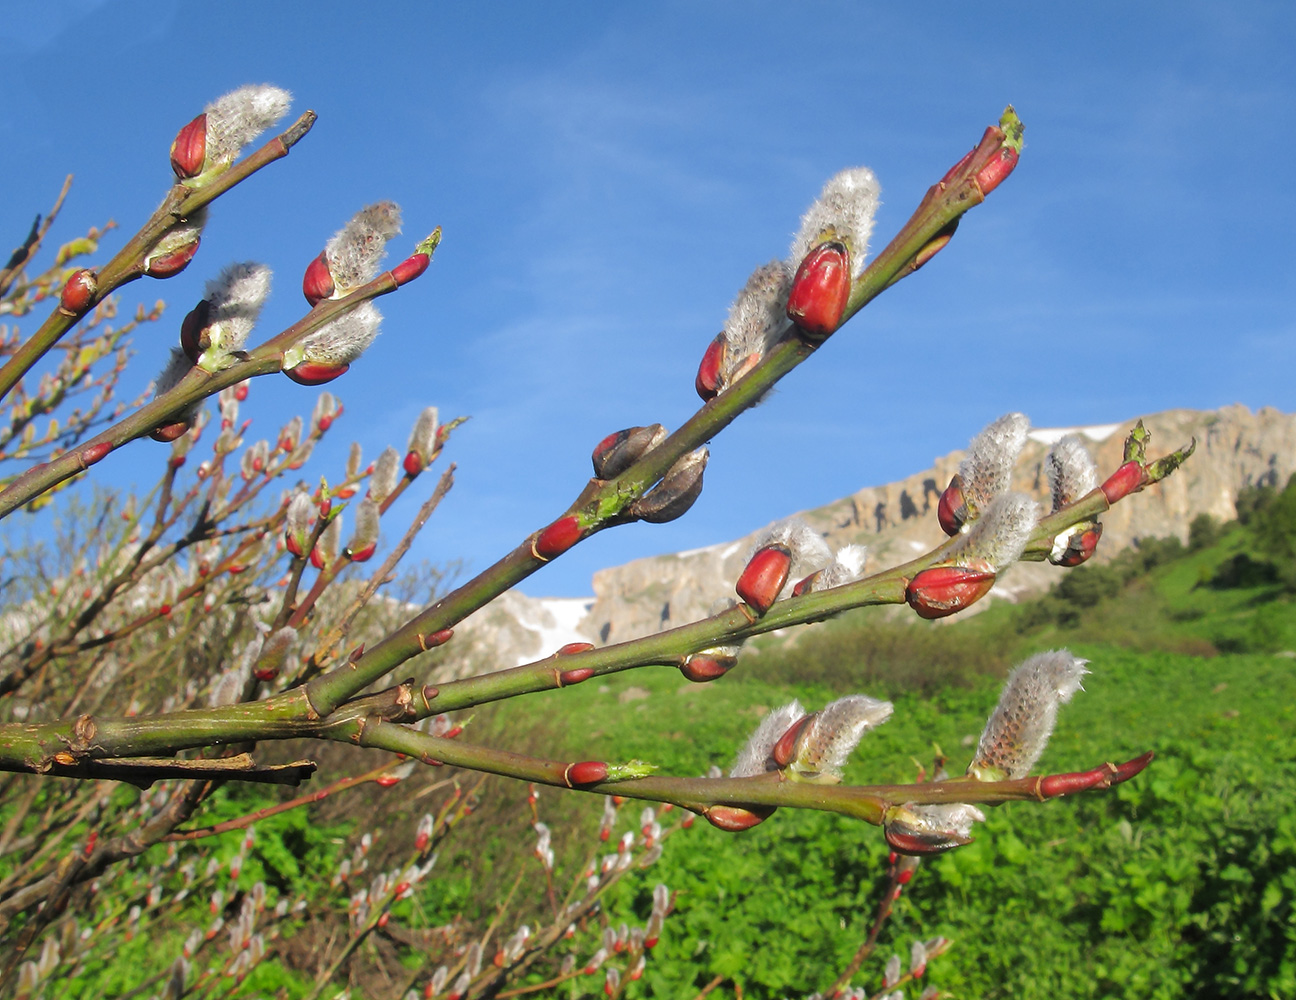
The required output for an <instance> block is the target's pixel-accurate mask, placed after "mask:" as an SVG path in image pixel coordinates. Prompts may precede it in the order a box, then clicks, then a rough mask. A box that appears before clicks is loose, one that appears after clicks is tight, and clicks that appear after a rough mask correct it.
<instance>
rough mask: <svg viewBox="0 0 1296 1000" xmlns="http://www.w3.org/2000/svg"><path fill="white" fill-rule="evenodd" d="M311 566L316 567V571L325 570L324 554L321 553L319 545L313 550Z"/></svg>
mask: <svg viewBox="0 0 1296 1000" xmlns="http://www.w3.org/2000/svg"><path fill="white" fill-rule="evenodd" d="M310 564H311V565H312V566H314V567H315V568H316V569H323V568H324V555H323V553H321V552H320V550H319V546H318V545H316V546H315V548H313V549H311V554H310Z"/></svg>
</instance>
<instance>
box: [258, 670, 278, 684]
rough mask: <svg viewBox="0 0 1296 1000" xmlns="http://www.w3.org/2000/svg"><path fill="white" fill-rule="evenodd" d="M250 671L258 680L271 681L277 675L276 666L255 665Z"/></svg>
mask: <svg viewBox="0 0 1296 1000" xmlns="http://www.w3.org/2000/svg"><path fill="white" fill-rule="evenodd" d="M252 673H253V674H255V675H256V679H257V680H259V681H272V680H274V679H275V678H276V677H278V676H279V668H278V667H257V668H256V669H255V670H253V671H252Z"/></svg>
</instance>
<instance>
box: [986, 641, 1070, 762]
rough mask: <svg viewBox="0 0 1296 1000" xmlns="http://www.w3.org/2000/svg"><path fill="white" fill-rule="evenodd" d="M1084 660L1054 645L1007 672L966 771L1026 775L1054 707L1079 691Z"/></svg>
mask: <svg viewBox="0 0 1296 1000" xmlns="http://www.w3.org/2000/svg"><path fill="white" fill-rule="evenodd" d="M1087 662H1088V661H1087V660H1082V659H1080V658H1079V657H1077V656H1073V655H1072V654H1071V652H1070V651H1069V650H1065V649H1054V650H1050V651H1048V652H1046V653H1038V654H1036V655H1035V656H1032V657H1031V658H1030V659H1028V660H1026V661H1025V662H1024V663H1022V664H1021V665H1020V666H1019V667H1017V668H1016V669H1015V670H1014V671H1013V672H1012V673H1011V674H1009V675H1008V680H1007V681H1006V682H1005V683H1004V689H1003V693H1002V694H1001V695H1000V696H999V704H998V705H997V706H995V710H994V712H993V713H991V715H990V719H989V721H988V722H986V727H985V731H984V732H982V733H981V740H980V742H979V743H978V745H977V753H976V758H975V759H974V760H973V761H972V764H971V765H970V766H969V767H968V773H969V774H977V775H978V776H980V773H981V772H986V771H990V772H993V771H1002V772H1003V773H1004V774H1006V775H1007V776H1008V777H1009V778H1023V777H1025V776H1026V775H1027V774H1029V773H1030V770H1031V768H1032V767H1034V766H1035V763H1036V761H1038V760H1039V758H1040V754H1042V753H1043V752H1044V748H1045V747H1046V746H1048V741H1049V737H1050V736H1051V735H1052V734H1053V726H1054V724H1055V723H1056V722H1057V712H1058V706H1059V705H1064V704H1066V703H1067V702H1068V701H1070V700H1071V696H1072V695H1074V694H1075V693H1076V692H1077V691H1080V690H1082V685H1081V683H1080V681H1081V679H1082V678H1083V677H1084V675H1085V674H1087V673H1089V671H1088V670H1086V669H1085V664H1086V663H1087Z"/></svg>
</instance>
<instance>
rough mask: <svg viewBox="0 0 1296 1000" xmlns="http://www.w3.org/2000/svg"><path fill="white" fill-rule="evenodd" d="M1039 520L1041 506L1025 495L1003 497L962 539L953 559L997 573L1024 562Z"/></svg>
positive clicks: (952, 554)
mask: <svg viewBox="0 0 1296 1000" xmlns="http://www.w3.org/2000/svg"><path fill="white" fill-rule="evenodd" d="M1039 517H1040V505H1039V504H1038V503H1036V502H1035V501H1034V500H1033V499H1031V498H1030V497H1028V496H1027V495H1026V494H1025V493H1003V494H1000V495H999V496H997V497H995V499H994V500H993V501H992V502H991V503H990V505H989V506H988V507H987V508H985V509H984V510H983V511H982V515H981V517H979V518H977V520H976V521H975V522H974V523H973V525H972V529H971V530H970V531H969V532H968V533H967V534H966V535H962V536H960V537H959V540H958V542H957V544H955V546H954V547H953V548H952V549H951V550H950V558H951V559H953V560H954V561H955V562H957V563H959V564H960V565H969V564H971V563H973V562H977V561H984V562H986V563H989V565H990V568H991V570H993V571H994V572H996V573H997V572H999V571H1000V570H1001V569H1003V568H1004V567H1005V566H1010V565H1011V564H1013V563H1015V562H1016V561H1017V560H1018V559H1020V558H1021V554H1022V551H1023V550H1024V549H1025V548H1026V543H1027V542H1028V541H1030V536H1031V532H1032V531H1034V530H1035V525H1036V524H1038V523H1039Z"/></svg>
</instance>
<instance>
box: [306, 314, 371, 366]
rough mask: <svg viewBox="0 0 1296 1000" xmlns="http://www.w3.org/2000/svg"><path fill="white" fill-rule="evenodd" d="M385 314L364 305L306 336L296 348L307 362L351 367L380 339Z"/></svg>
mask: <svg viewBox="0 0 1296 1000" xmlns="http://www.w3.org/2000/svg"><path fill="white" fill-rule="evenodd" d="M380 322H382V314H381V313H380V312H378V309H377V307H376V306H375V305H374V304H373V303H372V302H362V303H360V305H358V306H356V307H355V308H354V309H353V310H351V311H350V312H348V313H346V314H344V315H342V316H339V317H338V318H337V319H335V320H333V322H331V323H329V324H327V325H325V326H322V327H320V328H319V329H318V330H316V331H315V332H314V333H311V334H309V335H307V336H306V337H305V338H304V339H303V340H302V341H301V343H300V344H299V345H298V347H297V349H298V350H299V351H300V352H301V355H302V357H303V358H305V359H306V360H307V361H314V362H316V363H319V364H325V365H335V366H339V367H340V366H341V365H349V364H351V362H352V361H355V360H356V359H357V358H358V357H360V355H362V354H363V353H364V352H365V351H366V350H367V349H368V347H369V345H370V344H372V343H373V341H374V338H375V337H377V336H378V324H379V323H380Z"/></svg>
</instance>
